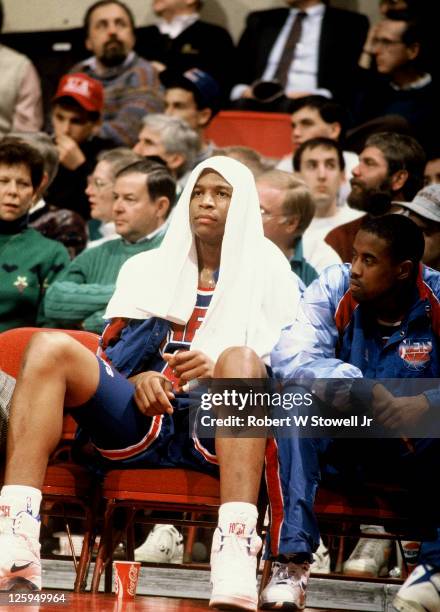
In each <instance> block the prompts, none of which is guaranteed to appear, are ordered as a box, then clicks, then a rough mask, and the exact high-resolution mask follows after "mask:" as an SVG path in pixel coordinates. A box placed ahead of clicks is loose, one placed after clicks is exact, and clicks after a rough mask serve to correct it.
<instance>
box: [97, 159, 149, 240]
mask: <svg viewBox="0 0 440 612" xmlns="http://www.w3.org/2000/svg"><path fill="white" fill-rule="evenodd" d="M139 159H140V157H139V156H138V155H136V153H134V152H133V151H132V150H131V149H125V148H123V147H118V148H116V149H111V150H110V151H102V153H100V154H99V155H98V163H97V164H96V166H95V169H94V170H93V174H91V175H90V176H89V177H88V178H87V189H86V195H87V197H88V199H89V203H90V217H91V219H90V221H89V223H88V229H89V242H88V244H87V248H89V247H94V246H99V245H100V244H103V243H104V242H107V240H113V239H114V238H117V237H118V234H117V233H116V229H115V224H114V222H113V202H114V198H113V184H114V181H115V176H116V175H117V173H118V172H119V170H121V169H122V168H123V167H125V166H128V165H130V164H132V163H134V162H136V161H139Z"/></svg>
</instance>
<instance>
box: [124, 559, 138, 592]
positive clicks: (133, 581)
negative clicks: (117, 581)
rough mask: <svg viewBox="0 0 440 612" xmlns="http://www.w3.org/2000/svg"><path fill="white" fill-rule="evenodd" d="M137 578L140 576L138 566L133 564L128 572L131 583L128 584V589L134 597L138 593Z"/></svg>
mask: <svg viewBox="0 0 440 612" xmlns="http://www.w3.org/2000/svg"><path fill="white" fill-rule="evenodd" d="M137 578H138V568H137V567H136V566H135V565H131V566H130V570H129V572H128V580H129V585H128V588H127V591H128V593H129V595H132V596H133V597H134V596H135V594H136V583H137Z"/></svg>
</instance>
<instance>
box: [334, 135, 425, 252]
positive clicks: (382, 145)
mask: <svg viewBox="0 0 440 612" xmlns="http://www.w3.org/2000/svg"><path fill="white" fill-rule="evenodd" d="M424 166H425V153H424V152H423V149H422V147H421V146H420V145H419V143H418V142H417V140H415V139H414V138H412V137H411V136H407V135H406V134H397V133H394V132H381V133H378V134H372V135H371V136H370V137H369V138H368V139H367V141H366V143H365V147H364V150H363V151H362V153H361V154H360V156H359V164H358V165H357V166H356V167H355V168H354V169H353V178H352V179H351V181H350V183H351V192H350V193H349V195H348V198H347V202H348V204H349V206H351V207H352V208H355V209H356V210H361V211H362V212H365V213H367V215H370V216H372V217H378V216H381V215H384V214H385V213H387V212H388V211H389V209H390V206H391V200H398V201H404V202H405V201H406V202H407V201H409V200H412V199H413V197H414V196H415V195H416V193H417V192H418V191H419V190H420V189H421V188H422V186H423V170H424ZM364 217H365V215H363V216H362V217H359V218H358V219H355V220H354V221H350V222H349V223H345V224H344V225H340V226H339V227H335V228H334V229H333V230H332V231H331V232H329V233H328V234H327V236H326V238H325V241H326V242H327V244H329V245H330V246H331V247H332V248H333V249H335V251H336V252H337V253H338V254H339V256H340V257H341V259H342V261H351V257H352V252H353V241H354V237H355V236H356V234H357V232H358V230H359V228H360V226H361V224H362V222H363V220H364Z"/></svg>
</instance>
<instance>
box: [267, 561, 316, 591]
mask: <svg viewBox="0 0 440 612" xmlns="http://www.w3.org/2000/svg"><path fill="white" fill-rule="evenodd" d="M272 567H273V569H272V578H271V582H274V583H276V584H287V583H288V582H294V583H296V584H301V585H302V586H303V587H304V586H305V585H307V578H308V573H309V571H310V563H308V562H307V561H305V562H304V563H292V562H290V563H279V562H278V561H275V562H274V563H273V566H272Z"/></svg>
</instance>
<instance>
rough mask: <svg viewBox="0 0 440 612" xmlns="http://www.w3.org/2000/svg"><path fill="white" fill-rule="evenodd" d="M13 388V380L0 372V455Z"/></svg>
mask: <svg viewBox="0 0 440 612" xmlns="http://www.w3.org/2000/svg"><path fill="white" fill-rule="evenodd" d="M14 387H15V378H12V376H9V375H8V374H6V373H5V372H2V371H1V370H0V454H2V453H3V452H4V450H5V448H6V434H7V429H8V421H9V407H10V403H11V397H12V393H13V391H14Z"/></svg>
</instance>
